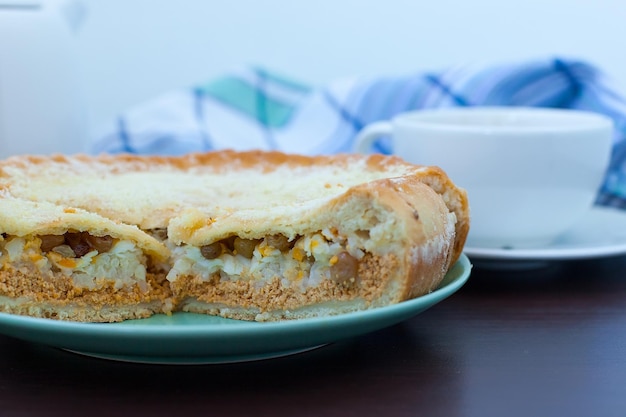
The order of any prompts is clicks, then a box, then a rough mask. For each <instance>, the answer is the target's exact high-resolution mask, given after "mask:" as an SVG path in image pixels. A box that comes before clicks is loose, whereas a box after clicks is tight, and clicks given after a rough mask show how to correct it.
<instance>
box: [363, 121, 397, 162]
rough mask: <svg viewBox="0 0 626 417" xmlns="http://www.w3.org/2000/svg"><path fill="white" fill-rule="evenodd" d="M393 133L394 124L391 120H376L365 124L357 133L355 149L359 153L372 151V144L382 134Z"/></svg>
mask: <svg viewBox="0 0 626 417" xmlns="http://www.w3.org/2000/svg"><path fill="white" fill-rule="evenodd" d="M392 133H393V126H392V125H391V123H390V122H375V123H371V124H369V125H367V126H365V127H364V128H363V129H361V131H360V132H359V133H358V134H357V136H356V138H355V140H354V147H353V149H354V151H355V152H359V153H365V154H367V153H370V152H371V149H372V144H373V143H374V141H375V140H376V139H378V138H379V137H380V136H388V135H389V136H390V135H391V134H392Z"/></svg>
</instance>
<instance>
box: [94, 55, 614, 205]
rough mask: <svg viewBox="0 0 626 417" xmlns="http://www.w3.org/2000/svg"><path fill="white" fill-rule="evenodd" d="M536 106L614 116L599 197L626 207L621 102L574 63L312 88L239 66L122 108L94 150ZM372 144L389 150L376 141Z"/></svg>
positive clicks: (339, 129) (600, 78) (293, 148)
mask: <svg viewBox="0 0 626 417" xmlns="http://www.w3.org/2000/svg"><path fill="white" fill-rule="evenodd" d="M480 105H505V106H537V107H558V108H572V109H582V110H589V111H594V112H598V113H602V114H605V115H608V116H610V117H611V118H612V119H613V120H614V121H615V127H616V132H615V139H614V149H613V157H612V162H611V167H610V169H609V172H608V173H607V176H606V180H605V182H604V184H603V187H602V189H601V191H600V193H599V196H598V203H599V204H603V205H611V206H616V207H621V208H626V101H625V100H624V99H623V98H622V97H621V96H620V94H618V92H617V91H615V90H614V89H612V88H611V86H610V85H609V82H608V80H607V79H606V77H605V75H604V74H603V73H602V72H601V71H600V70H599V69H598V68H595V67H594V66H592V65H590V64H589V63H586V62H582V61H573V60H566V59H558V58H557V59H545V60H537V61H533V62H524V63H514V64H500V65H463V66H455V67H451V68H448V69H445V70H442V71H433V72H420V73H417V74H411V75H408V76H404V77H395V78H378V79H371V78H370V79H365V78H361V77H353V78H346V79H340V80H337V81H335V82H332V83H330V84H329V85H326V86H323V87H313V86H310V85H306V84H304V83H301V82H298V81H295V80H293V79H289V78H286V77H284V76H282V75H279V74H277V73H274V72H272V71H268V70H266V69H261V68H243V69H240V70H238V71H234V72H232V73H229V74H226V75H224V76H222V77H219V78H216V79H213V80H211V81H209V82H207V83H206V84H201V85H197V86H194V87H193V88H181V89H180V90H177V91H172V92H169V93H165V94H163V95H162V96H160V97H157V98H156V99H154V100H152V101H149V102H147V103H143V104H140V105H138V106H136V107H135V108H133V109H130V110H128V111H127V112H125V113H124V114H122V115H121V116H120V117H119V118H118V119H117V120H116V122H115V123H114V126H112V128H111V130H110V133H108V134H106V135H104V136H103V137H102V138H100V139H99V140H98V141H97V142H95V143H94V145H93V148H92V150H93V152H95V153H100V152H107V153H120V152H130V153H137V154H159V155H178V154H183V153H187V152H192V151H206V150H212V149H224V148H230V149H237V150H244V149H276V150H281V151H285V152H297V153H303V154H331V153H338V152H348V151H350V150H351V147H352V144H353V140H354V138H355V135H356V133H357V132H359V130H361V129H362V128H363V127H364V126H365V125H367V124H369V123H372V122H375V121H379V120H385V119H389V118H391V117H393V116H394V115H396V114H398V113H401V112H404V111H408V110H413V109H424V108H436V107H453V106H480ZM377 151H379V152H381V153H388V152H389V148H388V146H387V145H386V144H385V142H384V141H381V142H379V143H378V144H377Z"/></svg>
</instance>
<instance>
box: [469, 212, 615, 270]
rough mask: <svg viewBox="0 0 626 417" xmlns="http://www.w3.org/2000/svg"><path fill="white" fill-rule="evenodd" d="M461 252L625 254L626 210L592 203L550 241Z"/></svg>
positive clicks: (542, 257) (512, 256) (483, 256)
mask: <svg viewBox="0 0 626 417" xmlns="http://www.w3.org/2000/svg"><path fill="white" fill-rule="evenodd" d="M463 252H464V253H465V254H466V255H467V256H469V257H470V259H472V261H474V260H480V261H494V262H498V263H502V261H529V262H533V263H534V262H537V261H562V260H570V259H590V258H600V257H607V256H615V255H622V254H626V212H624V211H623V210H617V209H611V208H606V207H594V208H593V209H591V210H589V212H588V213H587V214H586V215H585V216H584V217H583V218H582V219H581V220H580V221H579V222H578V224H576V225H575V226H574V227H573V228H572V229H571V230H569V231H568V232H566V233H565V234H563V235H562V236H560V237H559V238H558V239H556V240H555V241H554V242H552V243H551V244H548V245H545V246H540V247H536V248H526V249H515V248H506V249H505V248H477V247H467V246H466V247H465V249H464V250H463Z"/></svg>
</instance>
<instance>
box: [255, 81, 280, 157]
mask: <svg viewBox="0 0 626 417" xmlns="http://www.w3.org/2000/svg"><path fill="white" fill-rule="evenodd" d="M256 76H257V85H256V96H255V98H256V114H257V119H258V120H259V123H260V124H261V127H262V130H263V137H264V138H265V141H266V142H267V145H268V149H269V150H275V149H278V144H277V143H276V140H275V139H274V136H273V135H272V131H271V129H270V126H272V123H271V122H270V115H269V114H268V103H267V102H268V98H267V95H266V94H265V93H264V91H265V88H266V85H267V82H268V78H267V74H266V73H265V71H263V70H261V69H257V70H256Z"/></svg>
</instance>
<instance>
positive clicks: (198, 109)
mask: <svg viewBox="0 0 626 417" xmlns="http://www.w3.org/2000/svg"><path fill="white" fill-rule="evenodd" d="M192 95H193V107H194V115H195V116H196V122H197V124H198V133H199V134H200V140H201V141H202V150H203V151H208V150H211V149H213V144H212V140H211V136H210V135H209V132H207V130H206V127H205V126H206V120H205V116H204V92H203V91H202V89H200V88H197V87H194V88H193V89H192Z"/></svg>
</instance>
